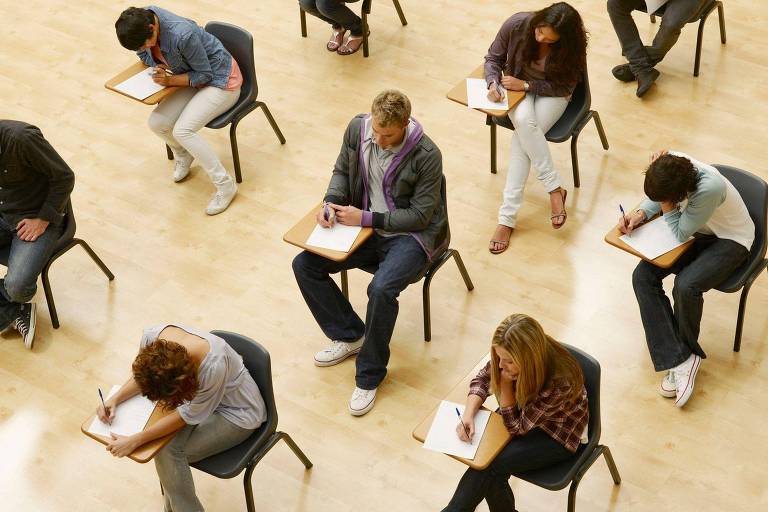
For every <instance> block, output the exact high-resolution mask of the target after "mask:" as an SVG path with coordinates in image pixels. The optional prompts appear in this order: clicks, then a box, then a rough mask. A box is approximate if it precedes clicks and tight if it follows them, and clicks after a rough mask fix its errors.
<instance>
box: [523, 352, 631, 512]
mask: <svg viewBox="0 0 768 512" xmlns="http://www.w3.org/2000/svg"><path fill="white" fill-rule="evenodd" d="M563 346H565V348H567V349H568V351H570V353H571V355H573V357H575V358H576V361H578V362H579V365H580V366H581V369H582V371H583V373H584V387H585V388H586V389H587V398H588V400H589V426H588V427H587V428H588V442H587V443H586V444H582V445H581V446H580V447H579V449H578V450H577V451H576V454H575V455H574V456H573V457H571V458H570V459H566V460H564V461H562V462H559V463H557V464H554V465H552V466H549V467H546V468H542V469H537V470H535V471H526V472H525V473H518V474H515V475H514V476H515V477H517V478H520V479H521V480H525V481H526V482H530V483H532V484H534V485H538V486H539V487H543V488H544V489H549V490H550V491H559V490H560V489H564V488H565V487H566V486H568V485H569V484H570V489H569V490H568V512H574V511H575V510H576V489H577V488H578V487H579V482H581V479H582V477H583V476H584V474H585V473H586V472H587V471H588V470H589V468H590V467H591V466H592V464H594V462H595V461H596V460H597V459H599V458H600V456H601V455H602V456H604V457H605V462H606V463H607V464H608V470H609V471H610V472H611V477H612V478H613V483H614V484H615V485H619V484H620V483H621V476H620V475H619V470H618V468H617V467H616V463H615V462H614V461H613V456H612V455H611V450H609V449H608V447H607V446H605V445H602V444H600V363H598V362H597V360H596V359H595V358H594V357H592V356H591V355H589V354H587V353H586V352H584V351H582V350H580V349H578V348H576V347H572V346H570V345H566V344H565V343H563Z"/></svg>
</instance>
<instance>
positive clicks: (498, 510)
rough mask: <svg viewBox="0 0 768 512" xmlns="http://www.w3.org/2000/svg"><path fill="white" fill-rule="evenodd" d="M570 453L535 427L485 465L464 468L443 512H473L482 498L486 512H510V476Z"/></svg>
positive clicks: (563, 457)
mask: <svg viewBox="0 0 768 512" xmlns="http://www.w3.org/2000/svg"><path fill="white" fill-rule="evenodd" d="M573 456H574V454H572V453H571V452H569V451H568V450H567V449H566V448H565V446H563V445H562V444H560V443H558V442H557V441H555V440H554V439H552V438H551V437H550V436H549V435H548V434H547V433H546V432H544V431H543V430H541V429H538V428H535V429H533V430H531V431H530V432H528V433H527V434H525V435H522V436H519V437H515V438H514V439H512V440H511V441H510V442H509V443H508V444H507V446H505V447H504V449H503V450H502V451H501V453H499V454H498V455H497V456H496V458H495V459H493V462H491V464H490V465H489V466H488V467H487V468H485V469H483V470H477V469H472V468H469V469H467V471H466V472H465V473H464V476H462V477H461V480H460V481H459V485H458V487H456V492H455V493H454V494H453V498H451V502H450V503H448V506H447V507H445V508H444V509H443V512H473V511H474V510H475V507H477V506H478V505H479V504H480V502H481V501H483V500H485V501H486V503H488V509H489V510H490V512H514V510H515V495H514V494H513V493H512V489H511V488H510V487H509V477H510V476H512V475H514V474H517V473H524V472H525V471H532V470H534V469H541V468H545V467H547V466H551V465H552V464H555V463H557V462H560V461H563V460H565V459H567V458H569V457H573Z"/></svg>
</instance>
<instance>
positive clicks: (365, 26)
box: [362, 9, 368, 57]
mask: <svg viewBox="0 0 768 512" xmlns="http://www.w3.org/2000/svg"><path fill="white" fill-rule="evenodd" d="M362 14H363V16H362V19H363V57H368V13H367V12H365V9H363V13H362Z"/></svg>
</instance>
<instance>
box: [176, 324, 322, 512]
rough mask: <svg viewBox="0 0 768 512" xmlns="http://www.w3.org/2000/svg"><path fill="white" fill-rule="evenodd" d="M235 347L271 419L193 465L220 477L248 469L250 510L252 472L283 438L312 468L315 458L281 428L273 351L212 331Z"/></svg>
mask: <svg viewBox="0 0 768 512" xmlns="http://www.w3.org/2000/svg"><path fill="white" fill-rule="evenodd" d="M211 334H215V335H216V336H219V337H220V338H222V339H224V341H226V342H227V344H229V346H230V347H232V348H233V349H235V352H237V353H238V354H240V355H241V356H242V357H243V364H245V367H246V368H247V369H248V372H249V373H250V374H251V377H253V380H254V381H256V385H257V386H258V387H259V391H260V392H261V396H262V398H264V404H265V405H266V407H267V419H266V421H264V423H262V424H261V426H260V427H259V428H258V429H256V431H255V432H254V433H253V434H251V436H250V437H249V438H248V439H246V440H245V441H243V442H242V443H240V444H238V445H237V446H233V447H232V448H230V449H229V450H225V451H223V452H221V453H217V454H216V455H211V456H210V457H208V458H205V459H203V460H201V461H198V462H194V463H192V464H191V466H192V467H193V468H195V469H199V470H200V471H203V472H205V473H208V474H209V475H213V476H215V477H217V478H233V477H236V476H237V475H239V474H240V473H242V472H243V470H245V475H244V476H243V489H244V490H245V503H246V507H247V510H248V512H254V511H255V510H256V509H255V506H254V502H253V489H252V487H251V475H252V474H253V470H254V469H255V468H256V464H258V463H259V461H260V460H261V459H262V458H263V457H264V455H266V454H267V452H268V451H269V450H271V449H272V447H273V446H275V445H276V444H277V443H278V442H279V441H280V440H281V439H282V440H283V441H285V444H287V445H288V447H289V448H290V449H291V450H292V451H293V453H294V454H295V455H296V457H298V458H299V460H300V461H301V462H302V464H304V467H305V468H307V469H309V468H311V467H312V462H310V460H309V459H308V458H307V456H306V455H304V452H302V451H301V449H300V448H299V447H298V446H297V445H296V443H295V442H294V441H293V439H291V436H289V435H288V434H286V433H285V432H280V431H278V430H277V407H276V405H275V393H274V390H273V388H272V366H271V362H270V357H269V352H267V350H266V349H265V348H264V347H262V346H261V345H260V344H258V343H257V342H255V341H254V340H252V339H250V338H247V337H245V336H243V335H240V334H236V333H233V332H227V331H211Z"/></svg>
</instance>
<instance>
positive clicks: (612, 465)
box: [601, 445, 621, 485]
mask: <svg viewBox="0 0 768 512" xmlns="http://www.w3.org/2000/svg"><path fill="white" fill-rule="evenodd" d="M601 446H602V445H601ZM602 448H603V457H605V463H606V464H608V470H609V471H610V472H611V478H613V483H614V484H615V485H619V484H620V483H621V475H620V474H619V468H617V467H616V462H614V460H613V455H611V450H610V448H608V447H607V446H602Z"/></svg>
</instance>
